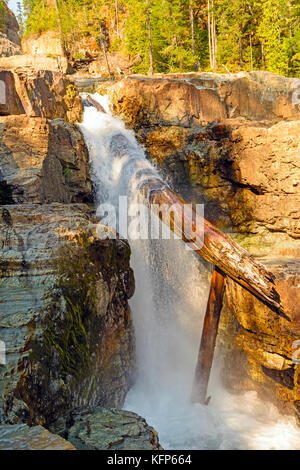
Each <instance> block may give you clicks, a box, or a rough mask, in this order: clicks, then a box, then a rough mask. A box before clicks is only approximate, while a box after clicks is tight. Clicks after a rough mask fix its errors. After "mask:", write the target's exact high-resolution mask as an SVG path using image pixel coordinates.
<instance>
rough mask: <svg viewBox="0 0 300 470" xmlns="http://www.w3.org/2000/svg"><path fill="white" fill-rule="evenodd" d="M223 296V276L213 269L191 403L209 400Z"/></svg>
mask: <svg viewBox="0 0 300 470" xmlns="http://www.w3.org/2000/svg"><path fill="white" fill-rule="evenodd" d="M223 295H224V276H223V274H222V273H221V272H220V271H219V270H218V268H215V269H214V272H213V275H212V279H211V285H210V292H209V297H208V302H207V308H206V313H205V317H204V324H203V329H202V336H201V342H200V348H199V354H198V361H197V365H196V371H195V378H194V385H193V391H192V402H194V403H195V402H196V403H201V404H202V405H205V404H207V402H208V400H209V399H207V397H206V394H207V387H208V382H209V376H210V371H211V366H212V363H213V358H214V351H215V346H216V340H217V335H218V327H219V320H220V314H221V310H222V305H223Z"/></svg>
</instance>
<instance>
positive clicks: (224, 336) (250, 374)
mask: <svg viewBox="0 0 300 470" xmlns="http://www.w3.org/2000/svg"><path fill="white" fill-rule="evenodd" d="M267 267H268V269H270V270H272V272H273V273H274V274H275V275H276V278H277V281H276V285H277V288H278V291H279V293H280V296H281V299H282V301H283V304H284V306H285V309H286V312H287V313H288V315H289V317H290V318H291V322H290V323H288V322H286V321H285V320H284V319H280V320H278V317H277V316H276V315H275V314H274V313H273V312H272V311H271V310H270V309H268V308H267V307H266V306H265V305H264V304H263V303H262V302H260V301H258V300H257V299H256V298H254V297H253V296H252V295H251V294H249V293H248V292H246V291H245V290H244V289H242V288H241V287H240V286H238V285H237V284H236V283H234V282H232V281H231V280H230V279H227V281H226V296H225V304H224V307H223V310H222V314H221V319H222V320H221V325H220V329H221V334H220V344H221V348H220V351H219V354H220V358H221V361H222V364H223V367H222V377H223V380H224V381H225V383H226V384H227V385H228V386H229V387H230V388H234V389H235V390H236V391H239V390H249V389H256V390H258V391H259V392H260V393H261V394H262V395H263V396H267V398H268V399H271V400H272V401H275V402H276V404H277V405H278V406H279V407H280V408H281V409H282V410H283V411H287V412H294V413H295V414H296V416H297V417H298V418H299V422H300V360H299V359H300V349H299V337H300V309H299V302H300V290H299V284H300V275H299V273H300V269H299V267H300V266H299V261H294V262H293V261H285V262H284V261H282V260H281V261H279V262H278V261H277V262H276V261H275V260H274V261H272V262H271V261H270V262H269V263H268V265H267Z"/></svg>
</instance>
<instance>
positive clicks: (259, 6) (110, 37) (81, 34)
mask: <svg viewBox="0 0 300 470" xmlns="http://www.w3.org/2000/svg"><path fill="white" fill-rule="evenodd" d="M23 1H24V17H25V33H26V34H31V33H39V32H41V31H45V30H49V29H54V30H57V31H59V32H60V34H61V37H62V41H63V43H64V47H65V50H66V51H67V53H68V54H69V55H70V56H72V57H73V58H74V59H76V58H77V59H78V58H83V53H82V51H81V50H80V47H79V49H78V48H77V49H76V44H78V43H79V41H81V40H82V39H83V38H84V39H86V38H92V39H93V40H94V42H95V43H96V44H98V45H100V46H101V47H100V48H99V54H101V53H102V52H103V51H102V49H103V46H104V48H105V50H106V52H107V53H108V55H109V54H110V53H122V54H124V55H125V56H127V57H129V61H130V63H131V64H132V69H133V70H134V71H135V72H141V73H147V72H148V70H149V67H150V47H149V46H150V43H149V33H150V36H151V46H152V57H153V64H154V72H177V71H180V72H182V71H193V70H194V71H195V70H197V69H199V68H201V70H210V65H209V64H210V60H209V41H208V36H209V34H208V25H209V20H208V17H209V14H208V13H210V15H213V18H214V21H215V30H216V46H217V47H216V51H215V52H216V60H217V64H218V71H219V72H225V69H227V70H229V71H230V72H237V71H239V70H249V71H250V70H257V69H264V70H269V71H272V72H276V73H280V74H285V75H290V76H293V75H294V76H297V75H298V76H299V69H300V56H299V54H300V50H299V47H300V44H299V43H300V39H299V38H300V33H299V29H300V28H299V18H300V4H299V0H234V1H232V0H210V2H207V0H58V3H57V5H58V10H56V9H55V6H54V5H55V2H54V0H23ZM208 3H209V5H210V9H209V11H208ZM148 20H149V21H150V32H149V22H148ZM101 51H102V52H101Z"/></svg>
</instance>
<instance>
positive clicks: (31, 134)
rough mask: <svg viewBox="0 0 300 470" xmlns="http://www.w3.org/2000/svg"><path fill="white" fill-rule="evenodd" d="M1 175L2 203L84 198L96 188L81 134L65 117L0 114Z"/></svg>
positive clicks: (64, 201)
mask: <svg viewBox="0 0 300 470" xmlns="http://www.w3.org/2000/svg"><path fill="white" fill-rule="evenodd" d="M0 176H1V181H0V187H2V188H3V191H2V196H1V193H0V203H2V204H3V203H6V201H8V202H9V199H8V198H10V199H11V200H12V202H15V203H25V202H33V203H51V202H61V203H70V202H82V201H87V200H89V197H90V195H91V191H92V188H91V180H90V175H89V162H88V151H87V148H86V146H85V144H84V141H83V139H82V135H81V133H80V131H79V130H78V128H77V127H76V126H75V125H73V124H69V123H67V122H65V121H63V120H61V119H56V120H52V121H48V120H47V119H45V118H30V117H28V116H25V115H19V116H5V117H0ZM5 188H6V191H5Z"/></svg>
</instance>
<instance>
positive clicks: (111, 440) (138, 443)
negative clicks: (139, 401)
mask: <svg viewBox="0 0 300 470" xmlns="http://www.w3.org/2000/svg"><path fill="white" fill-rule="evenodd" d="M52 428H53V430H54V432H59V434H61V435H63V436H65V438H66V439H68V440H69V441H70V442H71V443H72V444H73V445H74V446H75V447H76V449H80V450H118V451H119V450H162V447H161V446H160V444H159V440H158V435H157V432H156V431H155V429H153V428H152V427H151V426H149V425H148V424H147V423H146V421H145V420H144V418H141V417H140V416H139V415H137V414H136V413H132V412H130V411H124V410H116V409H105V408H101V407H88V408H80V409H77V410H74V411H73V412H72V413H70V414H68V415H66V416H64V417H61V418H60V420H59V421H58V422H57V423H55V424H54V425H53V426H52Z"/></svg>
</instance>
